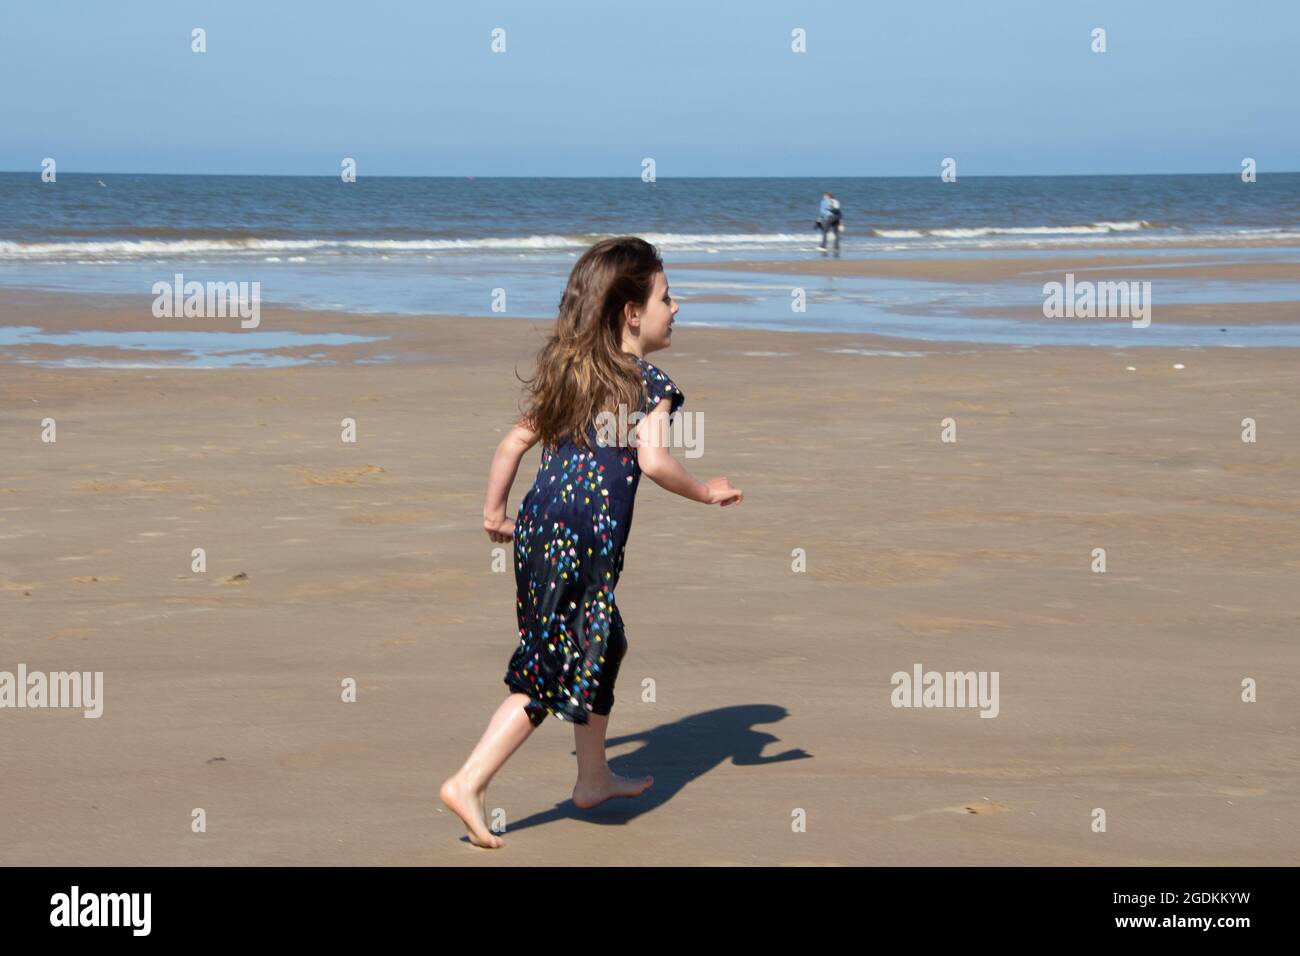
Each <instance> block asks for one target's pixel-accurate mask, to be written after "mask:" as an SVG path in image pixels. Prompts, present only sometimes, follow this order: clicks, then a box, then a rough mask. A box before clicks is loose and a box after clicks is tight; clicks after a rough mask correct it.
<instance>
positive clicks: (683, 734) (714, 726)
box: [465, 704, 812, 843]
mask: <svg viewBox="0 0 1300 956" xmlns="http://www.w3.org/2000/svg"><path fill="white" fill-rule="evenodd" d="M787 716H789V712H788V711H787V710H786V709H785V708H784V707H779V706H776V705H774V704H745V705H743V706H738V707H722V708H719V709H718V710H708V711H704V712H703V713H699V714H695V715H693V716H691V717H687V718H684V719H683V720H678V721H675V722H673V723H671V724H662V725H660V726H658V727H654V728H651V729H649V730H645V731H642V732H641V733H636V734H625V735H623V736H621V737H610V738H608V739H607V740H606V741H605V746H606V748H608V749H611V750H612V749H613V748H615V747H619V746H622V745H624V744H632V743H640V744H641V746H640V747H638V748H636V749H635V750H633V751H631V752H630V753H624V754H619V755H618V756H615V757H611V758H610V761H609V766H610V769H611V770H613V771H614V772H615V773H617V774H620V775H622V776H625V777H637V776H644V775H645V774H651V775H653V776H654V779H655V782H654V784H653V785H651V787H650V789H648V790H647V791H646V792H645V793H643V794H641V795H640V796H639V797H629V798H626V799H614V800H606V801H605V802H604V803H602V804H601V805H600V806H598V807H593V808H592V809H590V810H580V809H578V808H577V807H576V806H574V805H573V801H572V800H565V801H564V802H563V803H558V804H556V805H555V807H553V808H552V809H550V810H544V811H542V812H540V813H534V814H532V815H531V816H528V817H525V818H524V819H522V820H518V821H516V822H515V823H512V824H508V825H507V833H506V834H505V835H506V836H507V837H508V836H509V834H510V833H518V832H519V831H520V830H524V829H526V828H528V827H535V826H540V825H542V824H544V823H551V822H552V821H555V820H564V819H574V820H585V821H587V822H589V823H601V824H605V825H611V824H624V823H627V822H628V821H629V820H633V819H635V818H636V817H638V816H640V815H641V814H643V813H649V812H650V811H652V810H657V809H659V807H661V806H663V805H664V804H665V803H667V802H668V801H669V800H671V799H672V798H673V797H674V796H676V795H677V794H678V793H679V792H680V791H681V789H682V788H683V787H685V786H686V784H688V783H689V782H690V781H692V780H694V779H695V778H696V777H698V776H700V775H701V774H704V773H707V772H708V771H710V770H712V769H713V768H714V767H716V766H718V765H719V764H721V763H723V762H724V761H726V760H728V759H730V760H731V762H732V763H733V764H736V765H737V766H741V767H748V766H758V765H761V764H769V763H782V762H784V761H787V760H805V759H809V758H811V757H812V754H810V753H806V752H804V751H803V750H802V749H799V748H796V749H794V750H787V751H785V752H784V753H779V754H773V755H771V756H768V757H765V756H763V754H762V751H763V748H764V747H766V746H767V745H768V744H772V743H777V742H778V741H779V740H780V738H779V737H776V736H774V735H772V734H769V733H764V732H763V731H760V730H755V729H754V726H755V725H757V724H773V723H776V722H777V721H780V720H784V719H785V718H786V717H787ZM465 842H466V843H468V842H469V840H468V838H466V839H465Z"/></svg>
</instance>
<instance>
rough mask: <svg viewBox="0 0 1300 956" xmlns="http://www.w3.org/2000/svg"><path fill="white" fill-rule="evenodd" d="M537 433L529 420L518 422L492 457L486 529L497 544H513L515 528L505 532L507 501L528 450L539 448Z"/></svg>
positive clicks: (485, 503)
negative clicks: (512, 536) (520, 463)
mask: <svg viewBox="0 0 1300 956" xmlns="http://www.w3.org/2000/svg"><path fill="white" fill-rule="evenodd" d="M537 438H538V436H537V432H535V431H533V430H532V429H531V428H530V427H529V426H528V423H527V421H526V420H524V421H520V422H518V423H517V424H516V425H515V427H514V428H512V429H510V433H509V434H508V435H506V437H505V438H503V439H501V444H499V445H497V450H496V454H494V455H493V456H492V467H491V469H490V470H489V471H488V486H487V498H486V500H484V502H483V528H484V530H485V531H487V533H488V534H489V535H490V536H493V540H494V541H496V540H498V537H496V536H498V535H499V536H500V538H499V540H503V541H506V540H509V538H508V537H507V536H506V535H507V534H508V532H509V531H513V530H514V529H513V528H510V529H508V530H507V529H505V528H503V527H502V525H505V524H508V523H509V521H508V519H507V518H506V499H507V498H508V497H509V496H510V488H511V486H512V485H513V484H514V483H515V475H516V474H517V473H518V472H519V462H520V460H521V459H522V458H523V457H524V455H525V454H526V453H527V452H528V449H530V448H532V447H533V446H534V445H536V444H537Z"/></svg>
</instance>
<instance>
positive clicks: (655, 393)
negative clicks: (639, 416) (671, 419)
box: [637, 359, 686, 415]
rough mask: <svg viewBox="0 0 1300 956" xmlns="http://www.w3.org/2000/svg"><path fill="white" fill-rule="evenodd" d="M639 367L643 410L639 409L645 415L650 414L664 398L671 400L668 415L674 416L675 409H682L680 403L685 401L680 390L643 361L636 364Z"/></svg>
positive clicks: (661, 371)
mask: <svg viewBox="0 0 1300 956" xmlns="http://www.w3.org/2000/svg"><path fill="white" fill-rule="evenodd" d="M637 364H639V365H640V366H641V382H642V383H643V384H644V385H645V397H646V405H645V408H643V409H641V411H643V412H644V413H645V414H647V415H648V414H650V412H651V411H653V410H654V407H655V406H656V405H658V404H659V403H660V402H661V401H663V400H664V399H665V398H668V399H671V400H672V407H671V408H669V409H668V414H669V415H672V414H674V413H675V412H676V411H677V409H679V408H681V407H682V402H684V401H686V396H685V395H683V394H682V390H681V389H680V388H678V387H677V383H675V382H674V381H673V380H672V379H671V378H669V377H668V376H667V375H666V374H665V373H664V371H663V370H662V369H659V368H656V367H655V366H653V365H651V364H650V363H649V362H647V361H646V360H645V359H640V360H639V361H638V363H637Z"/></svg>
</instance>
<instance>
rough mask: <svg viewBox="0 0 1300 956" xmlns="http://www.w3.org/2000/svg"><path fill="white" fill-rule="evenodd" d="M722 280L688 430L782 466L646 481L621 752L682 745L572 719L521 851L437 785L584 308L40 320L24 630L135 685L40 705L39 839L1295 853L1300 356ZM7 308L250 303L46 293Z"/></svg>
mask: <svg viewBox="0 0 1300 956" xmlns="http://www.w3.org/2000/svg"><path fill="white" fill-rule="evenodd" d="M1006 262H1007V263H1008V265H1006V266H1005V267H1004V268H1005V269H1006V275H1023V274H1024V273H1025V272H1027V271H1028V270H1029V269H1030V268H1031V266H1030V265H1026V264H1025V263H1021V264H1019V265H1016V264H1015V260H1006ZM702 265H703V264H701V263H692V267H702ZM798 265H799V267H800V268H801V269H803V270H805V271H809V272H815V271H817V270H819V269H841V270H850V271H849V272H846V274H854V275H881V274H885V273H891V272H892V274H900V275H902V274H907V275H915V274H918V273H924V272H926V270H933V269H935V268H937V267H936V266H934V265H933V264H931V265H923V264H921V263H919V261H918V262H914V263H912V264H910V265H909V264H907V263H901V264H900V263H899V262H894V263H882V262H875V263H871V264H869V265H866V266H863V265H861V264H858V265H854V264H852V263H850V262H847V261H840V262H830V263H821V262H812V263H807V262H805V263H799V264H798ZM1071 265H1072V266H1073V268H1074V271H1076V272H1077V273H1082V272H1083V271H1084V268H1085V266H1086V265H1087V263H1086V261H1085V260H1083V259H1076V260H1073V261H1072V262H1071ZM947 266H948V268H949V269H950V270H951V269H957V270H958V271H959V272H960V271H962V270H965V269H967V266H966V265H965V264H954V263H952V262H948V263H947ZM727 268H730V269H736V268H737V266H736V264H734V263H732V264H729V265H728V266H727ZM753 268H755V269H771V268H772V266H771V264H754V265H753ZM1045 268H1051V264H1050V263H1048V264H1044V262H1042V261H1041V260H1035V261H1034V262H1033V263H1032V269H1034V270H1041V269H1045ZM1187 268H1192V266H1190V265H1188V266H1187ZM1205 268H1210V267H1205ZM1224 268H1229V267H1224ZM1235 268H1237V269H1238V271H1237V272H1236V273H1234V278H1238V279H1241V278H1247V276H1245V275H1243V274H1241V271H1240V270H1241V269H1257V270H1263V272H1261V273H1260V274H1259V277H1260V278H1275V279H1283V278H1285V279H1294V278H1295V277H1296V275H1297V267H1296V266H1295V265H1285V264H1279V265H1274V266H1268V265H1266V264H1259V265H1251V266H1240V267H1235ZM852 270H856V271H852ZM1264 273H1267V275H1264ZM928 274H929V277H933V276H934V273H933V272H929V273H928ZM981 274H992V273H987V272H985V273H981ZM1162 274H1163V273H1162ZM1252 275H1254V273H1252ZM966 278H969V276H967V277H966ZM1039 281H1041V279H1040V280H1039ZM1281 311H1282V312H1284V313H1286V314H1288V315H1291V316H1294V311H1293V310H1292V309H1291V308H1284V309H1282V310H1281ZM1225 314H1226V313H1225V312H1224V310H1223V309H1222V308H1221V307H1220V308H1218V310H1217V311H1216V309H1215V308H1214V307H1209V306H1206V307H1203V308H1202V310H1201V313H1200V319H1201V320H1203V321H1206V322H1208V323H1213V322H1214V321H1216V320H1217V319H1218V318H1221V317H1222V316H1224V315H1225ZM681 319H682V322H681V323H680V325H679V328H678V329H677V331H676V332H675V333H674V344H673V347H672V349H670V350H667V351H664V352H658V353H654V354H652V355H650V356H648V357H649V358H650V360H651V361H653V362H655V363H656V364H658V365H660V366H661V367H662V368H664V369H665V370H666V371H668V372H669V373H670V374H671V375H672V377H673V379H674V381H676V382H677V383H678V384H679V385H680V387H681V388H682V390H683V391H684V393H685V396H686V403H685V409H686V410H687V411H690V412H693V413H700V414H702V415H703V421H704V422H705V425H706V428H705V433H704V447H703V452H704V453H703V455H702V456H701V457H698V458H686V457H685V456H684V453H683V452H682V451H680V450H679V451H678V452H677V454H678V456H679V457H682V458H683V461H684V463H685V464H686V465H687V467H688V468H689V469H690V470H691V471H692V472H693V473H694V474H695V475H696V476H697V477H700V478H709V477H713V476H715V475H726V476H728V477H729V478H730V479H731V480H732V482H733V483H734V484H735V485H737V486H738V487H740V488H742V489H743V490H744V492H745V500H744V502H743V503H742V504H741V505H740V506H738V507H731V508H726V509H719V508H706V507H705V506H703V505H698V504H694V503H690V502H686V501H684V500H682V499H678V498H675V497H673V496H671V495H669V494H668V493H666V492H664V491H663V490H662V489H660V488H658V487H657V486H655V485H654V484H653V483H652V482H650V481H649V480H645V481H643V482H642V488H641V492H640V494H639V496H638V501H637V508H636V518H635V523H634V526H633V528H632V531H631V535H630V540H629V545H628V551H627V563H626V568H625V571H624V575H623V580H622V583H621V584H620V586H619V590H618V598H619V603H620V607H621V608H622V613H623V616H624V618H625V620H626V623H627V634H628V641H629V645H630V649H629V652H628V656H627V658H626V660H625V662H624V664H623V668H622V672H621V675H620V677H619V685H618V703H617V704H616V705H615V708H614V711H613V715H612V719H611V723H610V735H611V742H610V755H611V764H612V766H613V768H614V769H615V770H616V771H618V772H621V773H625V774H635V773H651V774H653V775H654V777H655V784H654V786H653V788H652V789H651V790H650V791H648V792H647V793H646V794H645V795H644V796H643V797H642V798H640V799H637V800H632V801H615V802H611V803H608V804H606V805H604V806H602V807H600V808H598V809H596V810H594V811H590V812H584V811H580V810H577V809H575V808H574V806H573V805H572V803H571V802H570V800H569V793H570V790H571V789H572V786H573V782H574V774H575V763H574V757H573V755H572V750H573V732H572V729H571V728H570V727H569V726H566V725H565V724H563V723H562V722H560V721H558V720H554V719H551V720H548V721H547V722H546V723H545V724H543V726H542V727H541V728H540V729H539V730H538V731H537V732H535V733H534V734H533V736H532V737H531V739H530V740H529V741H528V742H527V743H526V744H525V745H524V746H523V748H522V749H521V750H520V751H519V752H518V753H517V754H516V755H515V756H514V757H513V758H512V759H511V760H510V762H509V763H507V765H506V767H505V769H504V770H503V771H502V773H501V774H500V775H499V776H498V778H497V779H496V781H495V782H494V783H493V786H492V788H491V789H490V790H489V791H488V802H487V806H488V809H489V814H490V815H491V814H492V813H493V811H494V810H496V809H497V808H499V809H500V811H501V812H502V813H503V815H504V819H505V821H506V832H505V834H504V837H505V840H506V846H505V848H504V849H503V850H499V851H485V850H480V849H477V848H475V847H473V846H471V845H470V844H469V843H468V842H467V840H466V838H465V833H464V829H463V827H462V826H461V824H460V822H459V821H458V820H457V819H456V818H455V817H454V816H453V815H452V814H451V813H450V812H448V811H446V810H445V809H444V808H442V806H441V804H440V803H439V802H438V800H437V795H436V790H437V786H438V783H439V781H441V780H442V779H443V778H444V777H445V776H446V775H447V774H449V773H451V772H452V771H454V770H455V769H456V767H457V766H459V764H460V762H461V761H462V760H463V759H464V757H465V756H466V754H467V753H468V751H469V749H470V747H471V746H472V745H473V744H474V742H475V741H476V740H477V738H478V735H479V734H480V733H481V732H482V729H483V726H484V724H485V722H486V720H487V718H488V716H489V715H490V714H491V712H492V710H493V709H494V708H495V707H496V705H497V704H498V703H499V702H500V700H501V698H502V697H503V696H504V694H505V685H504V684H503V683H502V677H503V676H504V672H505V666H506V662H507V660H508V658H509V656H510V654H511V652H512V650H513V648H514V645H515V642H516V640H517V635H516V622H515V606H514V579H513V571H512V568H511V563H510V558H509V551H508V550H506V551H505V552H504V553H505V559H504V561H497V562H495V564H496V567H495V568H494V550H496V549H498V548H500V547H501V546H499V545H493V544H492V543H491V542H490V541H489V540H488V538H487V536H486V535H485V534H484V532H483V531H482V529H481V526H480V521H481V509H482V504H483V494H484V483H485V480H486V475H487V469H488V464H489V462H490V459H491V456H492V453H493V450H494V449H495V447H496V444H497V442H498V441H499V440H500V438H501V437H502V435H503V434H504V432H505V430H506V429H507V428H508V427H509V425H510V424H511V422H512V420H513V419H512V415H513V414H514V412H515V410H516V408H517V407H518V401H519V396H520V393H519V389H518V383H517V382H516V380H515V377H514V376H515V371H516V369H517V370H518V371H519V373H520V374H527V373H528V372H529V371H530V370H531V365H532V359H533V356H534V354H535V352H536V350H537V347H538V346H539V345H540V343H541V341H542V337H543V335H544V333H545V330H546V328H547V324H546V323H544V322H534V321H523V320H516V319H508V318H502V317H499V316H494V317H490V318H487V317H482V318H480V317H450V318H447V317H443V318H438V317H396V316H356V315H346V314H332V313H323V312H311V311H291V310H275V309H264V311H263V317H262V327H261V330H270V331H276V330H278V331H286V330H294V331H312V332H319V333H328V332H338V333H346V334H351V335H364V336H376V337H383V338H381V339H379V340H377V341H372V342H367V343H362V344H355V345H350V346H337V347H324V346H318V345H317V346H304V347H301V348H300V349H299V350H297V351H298V352H300V353H301V354H303V355H308V354H325V355H326V356H327V359H326V361H328V362H331V363H334V364H323V365H314V366H304V367H296V368H285V369H274V368H271V369H257V368H235V369H214V370H203V369H166V368H134V369H131V368H44V367H39V366H36V365H30V364H20V360H27V361H39V360H44V359H50V358H52V357H55V356H57V357H60V358H65V357H67V356H69V355H84V356H93V355H95V354H102V352H103V350H102V349H92V348H89V347H87V348H84V349H81V348H73V347H69V346H56V345H39V346H38V345H29V346H23V347H21V348H14V349H7V350H5V354H4V355H0V358H2V359H4V361H5V362H6V363H7V364H4V365H3V371H2V373H0V408H2V410H3V413H2V414H0V448H3V455H4V463H5V468H4V470H3V475H2V476H0V542H2V543H3V547H0V601H2V602H3V613H2V614H0V670H10V671H12V670H14V669H15V668H16V666H17V665H18V664H19V663H24V664H25V665H26V667H27V668H28V670H29V671H35V670H40V671H65V670H77V671H91V672H95V671H102V672H103V674H104V693H105V698H104V703H103V706H104V710H103V715H102V716H101V717H99V718H98V719H85V718H84V717H83V716H82V714H81V713H80V712H79V711H74V710H56V709H45V710H39V709H6V710H0V726H2V727H3V740H4V746H3V747H0V781H3V782H2V783H0V862H3V863H5V864H35V865H54V864H57V865H78V866H94V865H116V864H126V865H144V864H154V865H157V864H161V865H209V864H256V865H262V864H287V865H303V864H311V865H322V864H323V865H331V864H336V865H375V864H379V865H427V864H434V865H459V864H465V865H477V866H482V865H493V866H498V865H501V866H518V865H544V864H557V865H574V866H581V865H590V864H592V863H593V861H602V862H617V863H619V864H631V865H637V864H698V865H723V864H770V865H832V866H833V865H856V864H886V865H918V864H997V865H1019V864H1036V865H1061V864H1083V865H1150V864H1180V865H1229V864H1231V865H1254V864H1269V865H1289V864H1293V863H1294V862H1295V860H1296V859H1297V856H1298V855H1300V837H1298V836H1297V828H1296V826H1295V818H1296V814H1297V811H1298V810H1300V787H1298V786H1297V784H1298V783H1300V751H1298V750H1297V747H1296V739H1297V736H1296V734H1297V722H1298V719H1300V710H1298V709H1297V707H1296V706H1295V702H1296V700H1297V695H1298V694H1300V649H1298V648H1297V644H1296V635H1297V623H1298V622H1300V612H1298V611H1297V602H1296V583H1297V580H1298V576H1300V550H1297V545H1296V543H1297V541H1300V494H1298V492H1300V423H1297V421H1296V416H1295V409H1296V408H1297V407H1300V375H1297V357H1296V354H1295V352H1294V351H1292V350H1288V349H1272V350H1265V349H1249V348H1248V349H1214V348H1208V349H1141V348H1136V349H1131V350H1122V349H1110V348H1104V349H1103V348H1017V349H1011V348H996V347H986V346H976V345H943V344H935V343H933V342H922V341H904V340H900V339H896V338H876V337H872V336H868V335H857V334H854V335H849V334H838V335H833V334H813V333H781V332H757V331H734V330H726V329H717V328H699V327H694V328H693V327H691V326H690V317H689V314H688V313H687V312H685V311H684V312H683V314H682V316H681ZM1270 320H1272V313H1270ZM0 321H3V323H4V324H7V325H32V326H39V327H41V328H43V329H45V330H47V331H58V330H65V331H66V330H71V329H83V330H84V329H99V330H105V331H114V330H119V331H120V330H144V329H155V330H160V329H176V328H178V327H184V328H187V329H191V330H209V329H212V328H214V327H215V326H216V324H217V323H220V322H221V321H222V320H212V319H200V320H159V319H154V318H153V317H152V316H151V315H150V313H149V300H148V298H146V297H137V298H131V299H127V298H110V297H97V298H93V299H92V298H78V297H71V296H60V295H52V294H43V293H21V292H5V293H3V295H2V296H0ZM224 328H226V329H227V330H233V329H237V323H234V322H230V323H228V324H227V325H226V326H224ZM261 330H259V331H261ZM249 334H254V333H249ZM294 353H295V350H294V349H288V350H286V354H294ZM129 357H130V358H131V359H133V360H135V361H138V362H140V363H143V364H147V363H148V362H149V361H150V359H151V358H158V357H160V356H159V355H151V353H149V352H132V353H131V354H130V356H129ZM1176 365H1181V366H1183V367H1182V368H1176V367H1175V366H1176ZM1129 366H1133V369H1132V370H1130V369H1129ZM47 418H51V419H54V421H55V422H56V427H57V440H56V441H55V442H53V443H49V442H44V441H42V440H41V433H42V427H43V426H42V421H43V420H44V419H47ZM345 418H352V419H354V420H355V422H356V430H357V441H356V442H355V443H354V444H348V443H344V442H343V441H341V439H340V432H341V425H340V423H341V421H342V420H343V419H345ZM1244 418H1251V419H1254V421H1255V422H1256V424H1257V429H1258V440H1257V441H1256V442H1254V443H1246V442H1243V441H1242V437H1241V435H1242V428H1243V426H1242V420H1243V419H1244ZM945 419H952V420H953V421H954V422H955V427H956V437H957V440H956V441H955V442H944V441H942V440H941V431H942V428H943V425H942V423H943V421H944V420H945ZM539 455H540V452H539V449H537V448H534V449H533V450H532V451H531V452H530V453H529V455H528V456H527V457H526V458H525V459H524V462H523V464H522V465H521V468H520V471H519V475H518V477H517V478H516V481H515V485H514V488H513V490H512V492H511V495H510V507H511V509H512V512H513V509H514V508H516V507H517V506H518V503H519V500H520V498H521V497H522V495H523V494H524V492H525V491H526V490H527V488H528V486H529V484H530V483H531V481H532V478H533V473H534V472H535V470H536V468H537V464H538V460H539ZM195 548H202V549H204V550H205V553H206V571H205V572H203V573H195V572H194V571H193V570H192V568H191V562H192V560H193V559H192V553H193V550H194V549H195ZM1096 548H1104V549H1105V555H1106V571H1105V573H1097V572H1095V571H1093V570H1092V566H1093V563H1094V554H1093V552H1094V549H1096ZM796 553H802V554H804V555H806V571H803V572H796V571H794V570H792V562H794V561H795V556H796ZM917 664H920V665H922V667H923V668H924V669H925V670H926V671H929V670H936V671H941V672H943V671H962V672H965V671H981V672H997V673H998V674H999V675H1000V702H999V709H998V713H997V716H996V718H994V719H983V718H981V716H980V713H979V711H978V710H976V709H973V708H969V707H967V708H930V709H926V708H900V707H895V706H893V705H892V703H891V692H892V691H893V687H892V685H891V675H893V674H895V673H896V672H900V671H903V672H908V673H911V672H912V670H913V667H914V665H917ZM349 679H351V680H354V681H355V684H356V697H357V699H356V701H355V702H354V703H348V702H344V701H343V700H342V699H341V694H342V686H343V682H345V681H347V680H349ZM1247 679H1251V680H1253V681H1254V682H1256V684H1257V687H1258V701H1257V702H1254V703H1245V702H1243V701H1242V682H1243V681H1244V680H1247ZM647 686H652V687H653V689H654V694H653V697H654V699H653V701H650V700H647V699H645V698H646V697H647V696H649V695H648V694H647V693H646V692H645V691H643V688H645V687H647ZM196 809H201V810H202V811H203V814H204V816H205V819H206V832H202V833H196V832H193V831H192V821H193V819H194V814H195V811H196ZM1097 809H1101V810H1104V812H1105V819H1106V830H1105V832H1094V829H1093V822H1094V819H1095V818H1096V814H1095V810H1097ZM799 819H803V820H806V828H805V829H803V830H799V829H797V828H795V827H793V826H792V821H796V820H799Z"/></svg>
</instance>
